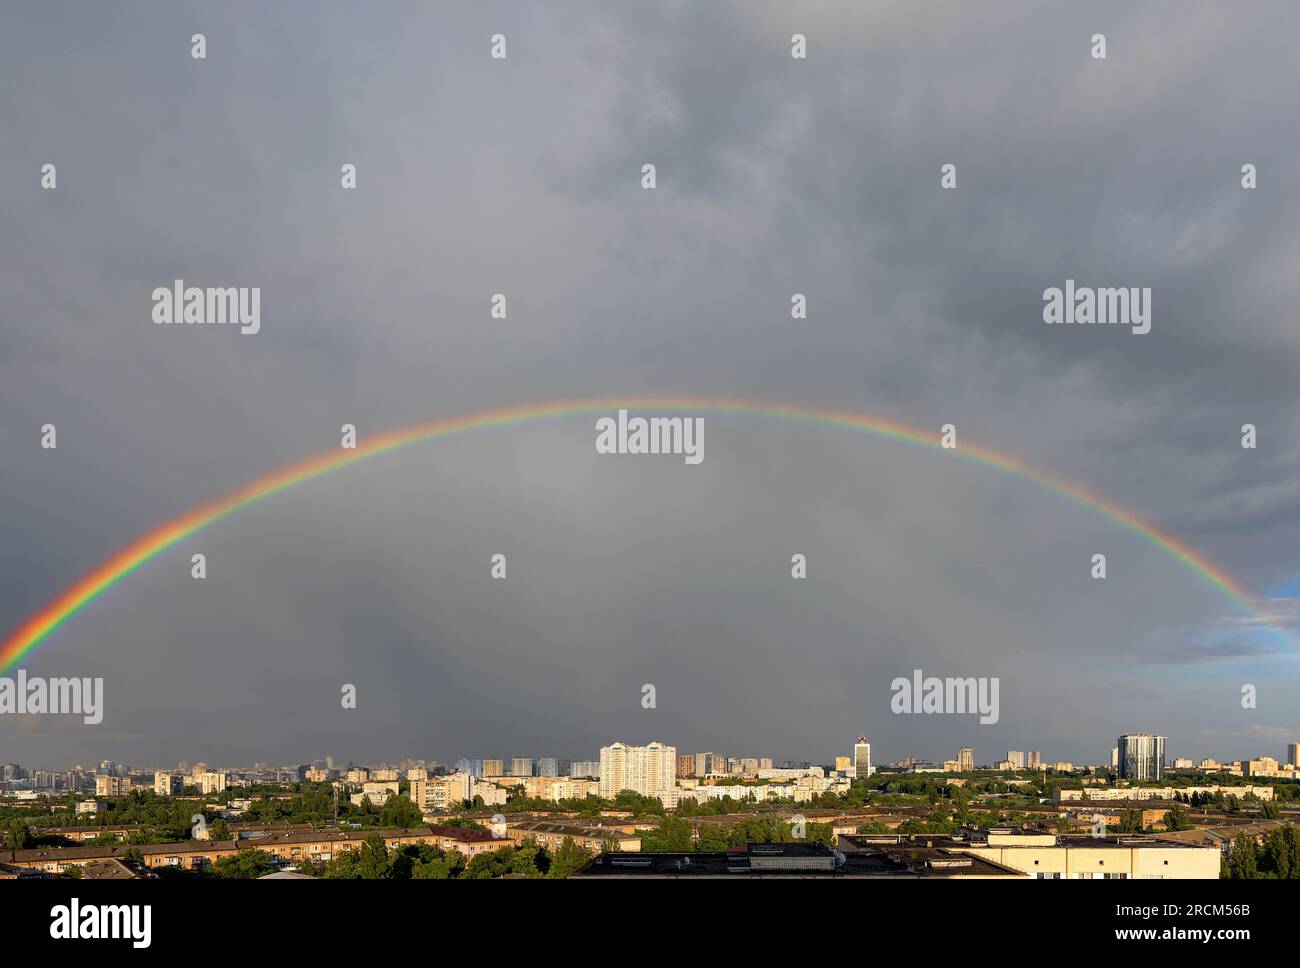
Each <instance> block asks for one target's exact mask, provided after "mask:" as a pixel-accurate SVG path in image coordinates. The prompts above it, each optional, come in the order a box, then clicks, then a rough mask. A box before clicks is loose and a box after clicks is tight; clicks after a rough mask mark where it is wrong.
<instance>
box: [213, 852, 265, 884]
mask: <svg viewBox="0 0 1300 968" xmlns="http://www.w3.org/2000/svg"><path fill="white" fill-rule="evenodd" d="M212 869H213V872H214V873H216V874H217V876H219V877H225V878H231V879H238V880H251V879H252V878H255V877H261V876H263V875H264V874H273V873H274V872H275V870H276V864H275V858H274V857H273V856H271V855H270V854H268V853H267V852H266V851H264V850H241V851H239V853H237V854H235V856H233V857H223V858H221V859H220V860H219V861H217V862H216V863H215V864H213V865H212Z"/></svg>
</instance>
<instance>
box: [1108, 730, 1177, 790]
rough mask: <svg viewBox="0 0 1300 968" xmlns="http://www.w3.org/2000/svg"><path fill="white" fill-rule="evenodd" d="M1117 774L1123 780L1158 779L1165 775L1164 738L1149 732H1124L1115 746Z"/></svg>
mask: <svg viewBox="0 0 1300 968" xmlns="http://www.w3.org/2000/svg"><path fill="white" fill-rule="evenodd" d="M1116 749H1117V750H1118V752H1119V775H1120V776H1121V777H1123V778H1124V779H1125V780H1159V779H1162V778H1163V777H1164V775H1165V738H1164V737H1163V736H1153V735H1152V734H1151V733H1125V734H1124V735H1123V736H1121V737H1120V738H1119V745H1118V746H1117V747H1116Z"/></svg>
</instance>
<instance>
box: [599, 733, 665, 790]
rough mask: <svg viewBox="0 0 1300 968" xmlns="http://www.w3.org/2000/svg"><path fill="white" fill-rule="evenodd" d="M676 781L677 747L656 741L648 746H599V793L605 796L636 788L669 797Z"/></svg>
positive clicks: (622, 744) (615, 744)
mask: <svg viewBox="0 0 1300 968" xmlns="http://www.w3.org/2000/svg"><path fill="white" fill-rule="evenodd" d="M676 782H677V747H675V746H665V745H664V744H663V743H659V742H653V743H650V744H649V745H648V746H628V745H627V744H626V743H614V744H613V745H611V746H602V747H601V748H600V795H601V796H602V797H604V798H605V799H612V798H613V797H616V796H618V794H619V793H621V792H622V791H623V790H633V791H635V792H637V793H639V794H641V795H642V796H647V797H659V798H660V799H664V800H666V801H667V800H670V799H671V797H672V792H673V788H674V785H675V784H676Z"/></svg>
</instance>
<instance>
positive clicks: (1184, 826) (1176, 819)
mask: <svg viewBox="0 0 1300 968" xmlns="http://www.w3.org/2000/svg"><path fill="white" fill-rule="evenodd" d="M1165 829H1166V830H1191V829H1192V821H1191V818H1190V817H1188V815H1187V811H1186V810H1185V809H1183V807H1182V806H1181V805H1180V804H1177V803H1175V804H1174V805H1173V806H1172V807H1170V808H1169V810H1168V812H1167V813H1165Z"/></svg>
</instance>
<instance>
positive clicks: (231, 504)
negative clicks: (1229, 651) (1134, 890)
mask: <svg viewBox="0 0 1300 968" xmlns="http://www.w3.org/2000/svg"><path fill="white" fill-rule="evenodd" d="M619 408H626V409H629V410H632V409H637V410H654V411H659V412H668V413H690V412H695V413H735V414H744V415H754V416H761V417H771V418H779V419H785V420H794V421H807V422H812V423H817V424H822V425H829V426H835V427H842V428H848V429H852V430H859V431H864V432H867V433H871V434H875V435H877V436H880V437H886V438H891V439H894V440H901V441H905V442H907V443H910V444H916V445H920V446H924V447H929V448H934V449H942V447H941V444H940V441H939V435H938V434H937V433H926V432H922V431H920V430H917V429H916V428H914V427H908V426H906V425H904V424H900V423H895V422H894V421H891V420H881V419H878V418H874V417H867V416H865V415H863V414H857V413H852V412H849V411H839V410H824V409H817V408H812V407H799V406H791V405H784V404H764V403H757V402H753V401H746V400H726V399H711V398H696V397H629V398H610V399H599V400H582V401H576V402H575V401H570V402H553V403H542V404H534V405H529V406H522V407H509V408H506V409H502V410H490V411H483V412H479V413H472V414H467V415H463V416H458V417H449V418H445V419H442V420H434V421H430V422H428V423H421V424H416V425H414V426H411V427H404V428H399V429H397V430H391V431H388V432H386V433H383V434H379V435H377V436H375V437H372V438H370V439H369V440H368V441H366V442H365V443H363V444H359V445H358V446H357V448H356V449H354V450H345V449H342V448H340V449H338V450H331V451H329V452H327V453H324V454H318V455H316V456H314V457H308V458H306V459H304V460H302V461H299V462H297V463H294V464H291V465H289V466H288V467H283V468H281V469H280V470H277V471H272V472H271V473H269V474H267V475H265V476H264V477H260V478H258V479H257V480H254V481H252V482H251V483H249V484H246V485H245V486H243V487H241V488H239V489H238V490H236V491H233V492H231V493H230V494H227V495H226V496H224V497H220V498H218V499H216V500H215V501H212V502H210V503H208V504H204V505H202V506H200V507H197V508H194V509H193V510H191V511H188V512H186V513H185V514H183V515H181V516H180V517H178V518H176V519H175V520H173V521H168V522H167V523H166V524H163V525H161V526H159V527H157V528H155V529H154V530H152V531H150V532H149V533H148V534H145V535H144V536H143V537H141V538H139V539H138V540H136V541H134V542H132V543H131V544H130V545H128V546H127V547H126V548H123V549H122V550H121V551H119V552H118V553H117V554H115V555H114V556H113V557H111V558H109V559H108V560H107V561H105V562H104V563H103V564H101V565H100V566H99V567H98V568H96V569H95V570H94V571H92V572H91V573H90V574H88V575H86V576H85V577H83V578H82V579H81V580H80V581H78V582H76V583H75V584H74V585H72V586H71V587H70V588H68V589H67V590H66V591H65V592H64V593H63V594H62V595H60V596H59V597H58V598H56V599H55V600H54V601H52V602H50V604H49V605H47V606H46V607H45V608H43V609H41V610H40V611H39V612H37V613H36V614H35V615H33V616H31V617H30V618H29V619H28V620H27V621H26V622H24V623H23V624H22V625H21V626H19V627H18V629H17V630H16V631H15V632H14V633H13V634H12V635H11V636H10V637H9V638H8V639H7V640H6V641H5V643H4V646H3V647H0V672H8V671H10V670H11V669H13V668H14V666H15V665H17V663H18V662H20V661H21V660H22V659H23V658H24V657H25V656H27V655H28V654H29V653H31V651H32V650H33V649H35V648H36V646H38V645H40V644H41V643H42V642H44V641H45V640H46V639H48V638H49V637H50V635H51V634H52V633H53V632H54V631H55V629H57V628H59V627H60V626H61V625H63V624H64V623H65V622H66V621H68V619H70V618H71V617H72V616H73V615H76V614H77V613H78V612H79V611H81V610H82V609H83V608H85V607H86V606H87V605H88V604H90V603H91V602H93V601H94V600H95V599H96V598H98V597H99V596H100V595H102V594H103V593H104V592H105V591H107V590H108V589H109V588H112V587H113V586H114V585H116V584H117V583H118V582H120V581H121V580H122V579H124V578H126V577H127V576H128V575H130V574H131V573H132V572H134V571H135V570H136V569H138V568H140V567H141V566H142V565H144V564H146V563H147V562H149V561H152V560H153V559H154V558H156V557H158V556H159V555H160V554H162V553H163V552H164V551H166V550H167V549H169V548H171V547H172V546H173V545H176V544H178V543H179V542H181V541H183V540H184V539H185V538H188V537H189V536H190V535H192V534H195V533H196V532H198V531H201V530H203V529H204V528H206V527H208V526H209V525H211V524H215V523H216V522H217V521H220V520H221V519H222V518H225V517H227V516H228V515H231V514H233V513H235V512H236V511H238V510H240V509H241V508H245V507H248V506H249V505H250V504H254V503H256V502H257V501H261V500H263V499H265V498H268V497H271V496H272V495H274V494H278V493H280V492H281V491H284V490H287V489H289V488H291V487H293V486H295V485H297V484H302V483H305V482H307V481H311V480H315V479H316V478H318V477H321V476H322V475H324V474H327V473H329V472H330V471H333V470H337V469H338V468H341V467H346V466H348V465H349V464H354V463H356V462H358V461H362V460H365V459H367V458H369V457H376V456H378V455H380V454H386V453H389V452H391V451H394V450H398V449H400V448H403V447H407V446H410V445H411V444H416V443H420V442H422V441H426V440H433V439H436V438H439V437H448V436H451V435H453V434H460V433H465V432H467V431H471V430H481V429H487V428H490V427H502V426H507V425H510V424H517V423H523V422H526V421H532V420H540V419H543V418H547V417H563V416H571V415H579V414H588V413H600V412H603V413H608V412H611V411H614V410H617V409H619ZM944 452H945V453H947V454H952V455H956V456H958V457H960V458H963V459H965V460H973V461H976V462H978V463H981V464H984V465H986V466H990V467H995V468H997V469H998V470H1001V471H1004V472H1006V473H1009V474H1015V475H1018V476H1021V477H1025V478H1027V479H1029V480H1032V481H1035V482H1036V483H1038V484H1040V485H1043V486H1044V487H1047V488H1049V489H1051V490H1053V491H1055V492H1057V493H1059V494H1063V495H1065V496H1066V497H1068V498H1070V499H1071V500H1073V501H1075V502H1076V503H1078V504H1081V505H1083V506H1085V507H1089V508H1092V509H1094V510H1095V511H1098V512H1100V513H1101V514H1103V515H1105V516H1106V517H1108V518H1110V519H1111V520H1113V521H1115V522H1117V523H1119V524H1121V525H1123V526H1124V527H1126V528H1128V529H1129V530H1130V531H1133V532H1134V533H1136V534H1138V535H1141V536H1142V537H1143V538H1145V539H1146V540H1147V541H1149V542H1150V543H1151V544H1153V545H1155V546H1156V547H1158V548H1160V549H1162V550H1163V551H1165V552H1167V553H1168V554H1170V555H1173V556H1174V557H1175V558H1177V559H1178V560H1179V561H1180V562H1182V563H1183V564H1184V565H1185V566H1186V567H1187V568H1189V569H1191V570H1192V571H1193V572H1195V573H1196V574H1198V575H1200V576H1201V577H1202V578H1203V579H1204V580H1206V581H1208V582H1209V583H1210V584H1211V585H1213V586H1215V587H1216V588H1218V589H1220V590H1221V591H1223V592H1224V593H1225V594H1227V595H1228V596H1229V597H1230V598H1232V599H1233V600H1234V601H1236V602H1237V603H1238V604H1239V605H1240V606H1241V607H1242V608H1243V610H1244V611H1245V612H1246V613H1247V614H1249V615H1250V616H1252V617H1253V618H1254V619H1256V620H1258V621H1259V622H1260V623H1261V624H1262V625H1263V626H1265V627H1271V626H1272V625H1273V623H1272V620H1271V619H1270V618H1269V617H1268V616H1267V615H1266V614H1264V612H1262V611H1261V610H1260V608H1259V607H1258V606H1257V605H1256V603H1255V602H1254V600H1253V599H1252V597H1251V596H1250V595H1249V594H1247V592H1246V591H1245V589H1243V588H1242V587H1241V586H1240V585H1238V584H1237V583H1236V582H1235V581H1233V579H1232V578H1231V577H1230V576H1228V575H1227V574H1225V573H1224V572H1222V571H1220V570H1219V569H1217V568H1215V567H1214V566H1213V565H1211V564H1210V563H1209V562H1207V561H1205V560H1204V559H1203V558H1201V557H1200V556H1199V555H1197V554H1196V552H1194V551H1193V550H1192V549H1191V548H1188V547H1187V546H1186V545H1183V544H1180V543H1179V542H1178V541H1175V540H1174V539H1173V538H1171V537H1169V536H1168V535H1165V534H1161V533H1160V532H1159V531H1157V530H1156V529H1155V528H1153V527H1151V526H1150V525H1148V524H1146V523H1145V522H1143V521H1141V520H1139V519H1138V518H1136V517H1134V516H1133V515H1132V514H1130V513H1129V512H1127V511H1125V510H1124V509H1123V508H1121V507H1118V506H1117V505H1115V504H1112V503H1111V502H1109V501H1107V500H1104V499H1103V498H1099V497H1096V496H1094V495H1092V494H1089V493H1087V492H1086V491H1084V490H1083V489H1082V488H1079V487H1076V486H1075V485H1073V484H1070V483H1068V482H1066V481H1062V480H1058V479H1056V478H1053V477H1051V476H1049V475H1047V474H1043V473H1041V472H1039V471H1036V470H1034V469H1032V468H1030V467H1027V466H1025V465H1024V464H1022V463H1021V462H1020V461H1018V460H1016V459H1015V458H1012V457H1007V456H1005V455H1003V454H998V453H995V452H994V451H991V450H985V449H983V448H980V447H973V446H971V445H969V444H967V443H964V442H963V443H961V444H960V445H959V446H958V447H957V448H955V449H952V450H947V451H944ZM1272 630H1273V631H1275V632H1277V634H1279V635H1283V633H1282V631H1281V630H1280V629H1276V628H1273V629H1272Z"/></svg>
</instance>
